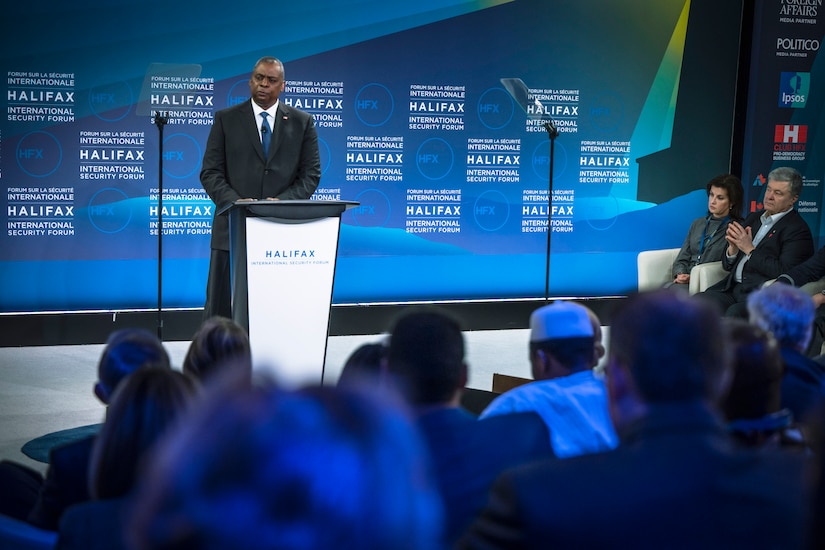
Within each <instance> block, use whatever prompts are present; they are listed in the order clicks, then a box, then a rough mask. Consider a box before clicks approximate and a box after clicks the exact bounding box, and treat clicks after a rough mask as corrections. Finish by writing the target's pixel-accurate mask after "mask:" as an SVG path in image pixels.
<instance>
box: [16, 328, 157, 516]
mask: <svg viewBox="0 0 825 550" xmlns="http://www.w3.org/2000/svg"><path fill="white" fill-rule="evenodd" d="M147 365H155V366H160V367H165V368H170V365H169V355H168V353H167V352H166V349H165V348H164V347H163V343H162V342H161V341H160V340H159V339H158V338H157V336H155V335H154V334H152V333H151V332H149V331H147V330H143V329H136V328H128V329H122V330H117V331H115V332H113V333H112V334H111V335H110V336H109V338H108V340H107V341H106V345H105V347H104V349H103V353H102V354H101V356H100V361H99V362H98V366H97V376H98V379H97V382H96V383H95V385H94V394H95V395H96V396H97V398H98V399H99V400H100V401H101V403H103V404H108V403H109V398H110V397H111V395H112V393H113V392H114V391H115V390H116V389H117V387H118V386H119V385H120V383H121V382H122V381H123V380H124V379H126V378H127V377H128V376H129V375H131V374H132V373H133V372H135V371H137V370H138V369H140V368H142V367H144V366H147ZM94 440H95V437H94V436H90V437H87V438H84V439H80V440H78V441H73V442H71V443H68V444H66V445H63V446H60V447H57V448H55V449H52V451H51V452H50V454H49V468H48V470H47V472H46V479H45V481H44V483H43V486H42V487H41V490H40V494H39V496H38V499H37V502H36V503H35V504H34V507H33V508H32V510H31V512H30V513H29V515H28V521H29V522H30V523H32V524H33V525H36V526H37V527H40V528H43V529H49V530H51V531H56V530H57V528H58V525H59V520H60V516H61V514H62V513H63V511H64V510H65V509H66V508H68V507H69V506H71V505H73V504H76V503H78V502H84V501H86V500H89V498H90V494H89V489H88V486H89V477H88V470H89V459H90V457H91V454H92V445H93V443H94Z"/></svg>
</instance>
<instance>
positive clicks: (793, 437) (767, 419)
mask: <svg viewBox="0 0 825 550" xmlns="http://www.w3.org/2000/svg"><path fill="white" fill-rule="evenodd" d="M724 324H725V329H726V338H727V341H728V342H729V343H730V346H731V349H732V357H733V359H732V364H731V366H732V380H731V382H730V389H729V390H728V392H727V395H726V396H725V398H724V400H723V401H722V413H723V414H724V416H725V420H726V421H727V423H728V424H727V427H728V432H729V433H730V434H731V435H732V436H733V437H734V439H736V440H737V441H738V442H740V443H742V444H743V445H749V446H753V447H760V446H763V445H768V446H773V447H788V448H796V449H800V450H803V449H806V448H807V447H806V442H805V438H804V436H803V434H802V431H801V430H800V429H799V427H798V426H797V425H796V424H795V423H794V418H793V413H792V412H791V411H790V410H789V409H783V408H782V406H781V401H782V375H783V372H784V370H785V366H784V364H783V362H782V355H781V354H780V351H779V343H778V342H777V341H776V338H774V337H773V335H772V334H771V333H770V332H768V331H766V330H764V329H762V328H760V327H757V326H756V325H754V324H752V323H749V322H747V321H745V320H744V319H739V318H734V317H726V318H725V322H724Z"/></svg>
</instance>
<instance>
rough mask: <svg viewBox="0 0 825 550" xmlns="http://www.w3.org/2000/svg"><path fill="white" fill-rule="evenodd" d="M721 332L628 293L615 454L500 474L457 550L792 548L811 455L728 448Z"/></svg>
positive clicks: (707, 316)
mask: <svg viewBox="0 0 825 550" xmlns="http://www.w3.org/2000/svg"><path fill="white" fill-rule="evenodd" d="M723 335H724V331H723V327H722V318H721V317H720V316H719V314H718V313H717V312H716V310H715V309H714V308H713V307H712V306H711V305H710V304H708V303H706V302H704V301H702V300H697V299H696V298H694V297H689V296H684V295H683V293H677V292H672V291H667V290H660V291H657V292H654V293H648V294H639V295H635V296H632V297H630V298H628V300H627V301H626V302H625V303H624V304H622V306H620V308H619V309H617V311H616V314H615V315H614V316H613V321H612V323H611V329H610V345H609V346H608V354H609V358H608V361H607V365H606V371H607V372H606V374H607V386H608V395H609V399H610V409H611V416H612V418H613V421H614V423H615V425H616V429H617V432H618V433H619V437H620V444H619V446H618V447H617V448H616V449H615V450H613V451H607V452H603V453H597V454H590V455H583V456H578V457H573V458H567V459H565V460H556V461H552V462H550V461H545V462H543V463H533V464H528V465H523V466H519V467H516V468H513V469H510V470H508V471H506V472H505V473H504V474H503V475H502V476H501V477H499V479H498V480H497V481H496V483H495V485H494V487H493V489H492V491H491V496H490V500H489V502H488V504H487V506H486V508H485V510H484V512H482V514H481V516H480V518H479V520H478V521H477V522H476V523H475V524H474V525H473V526H472V527H471V529H470V530H469V531H468V533H467V535H466V536H465V537H464V539H463V540H462V543H461V544H460V547H462V548H507V549H514V548H614V547H622V548H803V547H804V544H803V539H804V537H805V530H806V527H807V524H806V521H807V517H806V516H807V496H806V493H807V483H808V480H807V479H806V468H807V467H808V466H810V464H809V461H810V460H811V458H810V457H809V456H807V455H805V454H802V453H793V452H789V451H787V450H780V449H760V450H758V451H755V450H753V449H749V448H743V447H739V446H737V445H736V444H735V443H734V442H733V441H732V440H731V439H730V437H729V435H728V434H727V432H726V431H725V427H724V426H723V424H722V423H721V420H720V418H719V415H718V414H717V411H716V410H715V404H716V403H718V402H719V399H720V397H721V396H722V395H723V394H724V392H725V391H726V385H727V380H728V379H729V374H730V372H729V371H730V365H729V360H728V350H727V349H726V345H727V343H726V340H725V338H724V336H723Z"/></svg>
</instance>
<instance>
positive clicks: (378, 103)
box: [355, 83, 395, 126]
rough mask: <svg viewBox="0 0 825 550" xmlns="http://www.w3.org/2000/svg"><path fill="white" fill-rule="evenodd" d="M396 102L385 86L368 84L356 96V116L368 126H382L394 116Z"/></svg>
mask: <svg viewBox="0 0 825 550" xmlns="http://www.w3.org/2000/svg"><path fill="white" fill-rule="evenodd" d="M394 110H395V101H394V100H393V97H392V94H391V93H390V90H389V89H388V88H387V87H386V86H384V85H383V84H375V83H374V84H367V85H366V86H364V87H363V88H361V89H360V90H358V93H357V94H356V96H355V115H356V116H357V117H358V120H360V121H361V122H362V123H364V124H365V125H367V126H381V125H383V124H385V123H386V122H387V121H388V120H389V119H390V117H391V116H392V113H393V111H394Z"/></svg>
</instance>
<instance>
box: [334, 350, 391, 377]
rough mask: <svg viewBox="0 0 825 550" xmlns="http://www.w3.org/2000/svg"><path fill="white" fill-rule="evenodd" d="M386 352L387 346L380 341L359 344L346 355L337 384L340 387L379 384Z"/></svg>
mask: <svg viewBox="0 0 825 550" xmlns="http://www.w3.org/2000/svg"><path fill="white" fill-rule="evenodd" d="M386 354H387V346H385V345H384V344H383V343H381V342H368V343H366V344H361V345H360V346H358V347H357V348H355V350H354V351H353V352H352V353H351V354H350V355H349V357H347V360H346V361H345V362H344V367H343V368H342V369H341V374H340V375H339V377H338V382H337V384H338V385H339V386H342V387H350V386H360V385H362V384H367V385H375V384H379V383H380V380H381V367H382V365H383V362H384V357H385V356H386Z"/></svg>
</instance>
